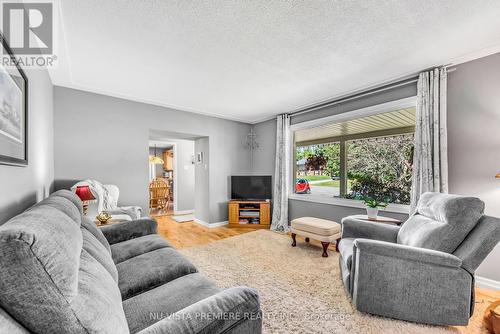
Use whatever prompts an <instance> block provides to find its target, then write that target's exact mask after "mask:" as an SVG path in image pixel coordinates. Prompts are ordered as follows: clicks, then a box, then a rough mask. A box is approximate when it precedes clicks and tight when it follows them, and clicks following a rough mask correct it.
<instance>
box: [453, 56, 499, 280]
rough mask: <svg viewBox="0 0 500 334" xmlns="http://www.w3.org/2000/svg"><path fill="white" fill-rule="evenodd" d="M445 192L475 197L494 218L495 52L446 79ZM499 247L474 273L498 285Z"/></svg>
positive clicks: (496, 150)
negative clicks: (446, 161) (480, 200)
mask: <svg viewBox="0 0 500 334" xmlns="http://www.w3.org/2000/svg"><path fill="white" fill-rule="evenodd" d="M448 159H449V182H450V192H451V193H454V194H463V195H471V196H477V197H479V198H481V199H482V200H483V201H485V203H486V213H487V214H489V215H493V216H496V217H500V180H498V179H495V178H494V176H495V175H496V174H497V173H499V172H500V53H497V54H495V55H492V56H489V57H485V58H481V59H477V60H474V61H471V62H468V63H464V64H461V65H459V66H457V68H456V71H454V72H451V73H449V75H448ZM499 263H500V246H499V245H497V247H496V248H495V250H494V251H493V252H492V253H491V254H490V256H489V257H488V258H487V259H486V260H485V262H483V264H482V265H481V266H480V267H479V269H478V271H477V274H478V275H480V276H483V277H487V278H490V279H493V280H497V281H500V266H499Z"/></svg>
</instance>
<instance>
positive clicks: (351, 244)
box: [339, 193, 500, 325]
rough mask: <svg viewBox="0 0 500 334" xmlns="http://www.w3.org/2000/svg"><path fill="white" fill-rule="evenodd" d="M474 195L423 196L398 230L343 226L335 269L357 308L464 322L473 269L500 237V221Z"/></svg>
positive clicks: (471, 300)
mask: <svg viewBox="0 0 500 334" xmlns="http://www.w3.org/2000/svg"><path fill="white" fill-rule="evenodd" d="M483 211H484V203H483V202H482V201H481V200H479V199H477V198H473V197H463V196H455V195H446V194H437V193H425V194H423V195H422V197H421V199H420V200H419V202H418V205H417V210H416V213H415V214H414V215H412V216H411V217H410V218H409V219H408V220H407V221H406V222H405V223H404V224H403V225H402V226H401V227H397V226H393V225H386V224H381V223H374V222H367V221H361V220H356V219H352V218H345V219H344V220H343V221H342V239H341V241H340V243H339V252H340V268H341V272H342V279H343V281H344V285H345V288H346V290H347V291H348V292H349V294H350V295H351V297H352V301H353V303H354V305H355V306H356V308H357V309H358V310H359V311H362V312H367V313H372V314H377V315H382V316H387V317H391V318H396V319H402V320H408V321H415V322H420V323H428V324H436V325H466V324H467V323H468V321H469V318H470V317H471V316H472V313H473V307H474V271H475V270H476V268H477V267H478V266H479V264H480V263H481V262H482V261H483V260H484V258H485V257H486V256H487V255H488V253H489V252H491V250H492V249H493V248H494V247H495V246H496V244H497V243H498V242H499V240H500V219H498V218H493V217H489V216H486V215H483Z"/></svg>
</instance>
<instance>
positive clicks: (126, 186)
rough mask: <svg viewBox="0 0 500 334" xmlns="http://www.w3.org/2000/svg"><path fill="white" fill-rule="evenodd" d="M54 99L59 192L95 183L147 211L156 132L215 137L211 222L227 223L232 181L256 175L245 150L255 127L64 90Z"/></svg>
mask: <svg viewBox="0 0 500 334" xmlns="http://www.w3.org/2000/svg"><path fill="white" fill-rule="evenodd" d="M54 99H55V117H54V136H55V137H54V138H55V146H54V147H55V179H56V182H57V185H58V187H63V186H64V187H67V186H68V185H69V184H70V183H72V182H73V181H74V180H80V179H85V178H94V179H97V180H99V181H101V182H103V183H112V184H116V185H118V186H119V187H120V193H121V194H120V197H121V200H120V202H121V203H120V204H122V205H140V206H142V207H143V208H144V209H145V210H146V209H147V207H148V188H147V184H148V141H149V132H150V130H160V131H175V132H179V133H190V134H194V135H196V136H198V137H209V150H210V162H209V166H208V167H209V168H208V179H209V180H208V181H209V184H210V186H211V187H210V189H209V190H208V191H209V196H208V199H207V200H208V204H206V205H203V207H202V209H200V210H206V211H208V212H207V213H203V214H204V217H205V221H207V222H219V221H225V220H227V200H228V199H229V193H228V191H227V189H228V179H229V176H230V175H231V174H235V173H249V172H250V170H251V168H250V155H249V154H248V152H247V151H246V150H245V149H244V146H243V145H244V142H245V139H246V135H247V133H248V132H249V131H250V125H248V124H244V123H239V122H233V121H229V120H223V119H219V118H215V117H207V116H202V115H198V114H194V113H189V112H183V111H178V110H174V109H169V108H164V107H159V106H154V105H149V104H144V103H138V102H133V101H129V100H124V99H119V98H114V97H109V96H104V95H99V94H94V93H88V92H83V91H78V90H74V89H68V88H63V87H55V88H54ZM200 191H202V192H205V190H200ZM195 205H196V203H195ZM200 205H201V204H200ZM195 210H197V211H198V208H197V207H195ZM146 212H147V211H146ZM200 214H201V213H200Z"/></svg>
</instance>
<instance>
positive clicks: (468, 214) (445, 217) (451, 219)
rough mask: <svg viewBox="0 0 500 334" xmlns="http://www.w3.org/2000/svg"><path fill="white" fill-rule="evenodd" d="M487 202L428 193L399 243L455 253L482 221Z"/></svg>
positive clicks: (419, 204) (399, 234) (401, 234)
mask: <svg viewBox="0 0 500 334" xmlns="http://www.w3.org/2000/svg"><path fill="white" fill-rule="evenodd" d="M483 212H484V203H483V202H482V201H481V200H480V199H478V198H475V197H465V196H457V195H448V194H439V193H425V194H423V195H422V196H421V197H420V200H419V201H418V204H417V209H416V212H415V214H414V215H412V216H411V217H410V219H408V220H407V221H406V222H405V223H404V224H403V226H402V227H401V229H400V230H399V232H398V240H397V241H398V243H400V244H403V245H407V246H414V247H421V248H428V249H433V250H438V251H442V252H447V253H452V252H453V251H454V250H455V249H456V248H457V247H458V246H459V245H460V243H461V242H462V241H463V240H464V239H465V237H466V236H467V235H468V234H469V232H470V231H471V230H472V229H473V228H474V226H475V225H476V224H477V223H478V221H479V219H480V218H481V216H482V214H483Z"/></svg>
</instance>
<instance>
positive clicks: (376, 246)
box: [354, 239, 462, 268]
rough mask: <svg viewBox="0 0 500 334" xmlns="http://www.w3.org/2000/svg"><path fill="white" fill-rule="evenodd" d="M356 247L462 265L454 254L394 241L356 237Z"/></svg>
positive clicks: (376, 252)
mask: <svg viewBox="0 0 500 334" xmlns="http://www.w3.org/2000/svg"><path fill="white" fill-rule="evenodd" d="M354 247H356V250H357V251H358V250H359V251H361V252H366V253H370V254H377V255H381V256H387V257H392V258H398V259H403V260H408V261H416V262H421V263H428V264H435V265H439V266H446V267H455V268H459V267H460V266H461V265H462V260H460V259H459V258H458V257H456V256H455V255H453V254H449V253H444V252H439V251H435V250H432V249H426V248H418V247H412V246H405V245H400V244H395V243H392V242H385V241H378V240H369V239H356V240H354Z"/></svg>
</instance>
